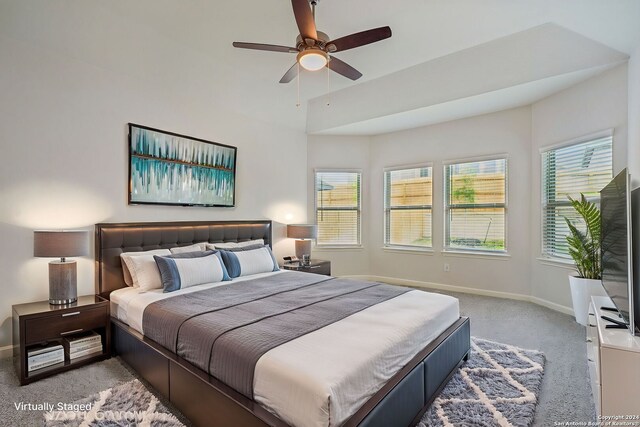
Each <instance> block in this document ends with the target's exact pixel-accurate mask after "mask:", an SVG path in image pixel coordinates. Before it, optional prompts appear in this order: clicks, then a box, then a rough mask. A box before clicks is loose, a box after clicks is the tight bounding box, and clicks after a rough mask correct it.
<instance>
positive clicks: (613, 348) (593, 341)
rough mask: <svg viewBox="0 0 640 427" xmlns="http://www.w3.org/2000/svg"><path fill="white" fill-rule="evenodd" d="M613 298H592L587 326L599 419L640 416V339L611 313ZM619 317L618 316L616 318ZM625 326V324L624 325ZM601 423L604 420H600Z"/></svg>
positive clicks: (590, 364) (588, 357) (588, 354)
mask: <svg viewBox="0 0 640 427" xmlns="http://www.w3.org/2000/svg"><path fill="white" fill-rule="evenodd" d="M611 306H612V303H611V300H610V299H609V297H592V298H591V305H590V307H589V317H588V322H587V323H588V326H587V366H588V367H589V377H590V379H591V391H592V392H593V400H594V403H595V406H596V414H597V416H598V417H604V416H616V415H618V416H619V415H620V414H634V415H636V414H638V396H640V336H634V335H632V334H631V331H630V330H629V329H627V327H626V325H624V330H623V329H622V328H621V329H613V328H618V327H620V326H619V325H618V324H617V323H619V322H620V321H619V320H617V321H616V322H615V323H614V324H613V325H612V324H610V323H609V321H613V320H614V319H611V318H607V317H608V316H607V314H608V315H610V316H611V312H610V311H608V310H603V309H602V308H603V307H611ZM613 317H615V316H613ZM620 323H623V324H624V322H620ZM598 419H601V418H598Z"/></svg>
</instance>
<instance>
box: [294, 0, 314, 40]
mask: <svg viewBox="0 0 640 427" xmlns="http://www.w3.org/2000/svg"><path fill="white" fill-rule="evenodd" d="M291 6H293V14H294V15H295V17H296V23H297V24H298V29H299V30H300V35H301V36H302V40H304V39H313V40H318V32H317V31H316V23H315V21H314V20H313V14H312V13H311V7H309V0H291Z"/></svg>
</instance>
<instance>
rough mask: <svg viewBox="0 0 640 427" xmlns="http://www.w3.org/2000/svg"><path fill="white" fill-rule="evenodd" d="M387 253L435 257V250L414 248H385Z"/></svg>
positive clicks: (383, 248)
mask: <svg viewBox="0 0 640 427" xmlns="http://www.w3.org/2000/svg"><path fill="white" fill-rule="evenodd" d="M382 250H383V251H385V252H397V253H403V254H406V253H409V254H416V255H433V248H412V247H406V246H383V247H382Z"/></svg>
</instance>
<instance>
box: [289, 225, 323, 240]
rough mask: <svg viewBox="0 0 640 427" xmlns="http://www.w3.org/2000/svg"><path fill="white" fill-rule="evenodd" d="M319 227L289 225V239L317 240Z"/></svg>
mask: <svg viewBox="0 0 640 427" xmlns="http://www.w3.org/2000/svg"><path fill="white" fill-rule="evenodd" d="M317 234H318V227H317V226H316V225H315V224H289V225H287V237H289V238H291V239H315V238H316V236H317Z"/></svg>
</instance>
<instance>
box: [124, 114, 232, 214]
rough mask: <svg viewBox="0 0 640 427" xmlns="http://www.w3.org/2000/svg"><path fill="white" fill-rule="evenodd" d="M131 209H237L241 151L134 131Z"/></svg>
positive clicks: (164, 135)
mask: <svg viewBox="0 0 640 427" xmlns="http://www.w3.org/2000/svg"><path fill="white" fill-rule="evenodd" d="M129 132H130V143H131V147H130V149H131V165H130V166H131V177H130V178H131V194H130V198H129V200H130V203H132V204H136V203H158V204H171V205H204V206H234V194H235V191H234V190H235V188H234V186H235V168H236V149H235V148H234V147H228V146H224V145H219V144H215V143H208V142H202V141H197V140H194V139H190V138H188V137H184V136H177V135H172V134H167V133H163V132H161V131H157V130H152V129H146V128H141V127H137V126H135V125H129Z"/></svg>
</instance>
